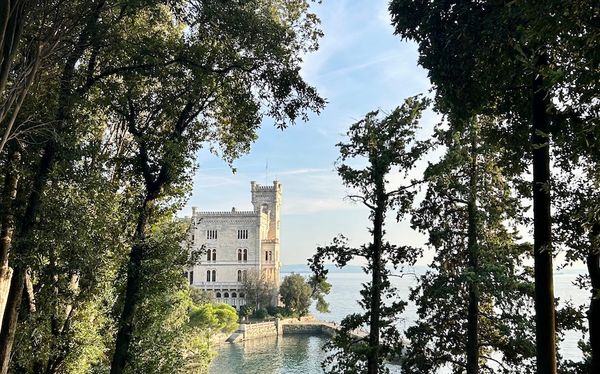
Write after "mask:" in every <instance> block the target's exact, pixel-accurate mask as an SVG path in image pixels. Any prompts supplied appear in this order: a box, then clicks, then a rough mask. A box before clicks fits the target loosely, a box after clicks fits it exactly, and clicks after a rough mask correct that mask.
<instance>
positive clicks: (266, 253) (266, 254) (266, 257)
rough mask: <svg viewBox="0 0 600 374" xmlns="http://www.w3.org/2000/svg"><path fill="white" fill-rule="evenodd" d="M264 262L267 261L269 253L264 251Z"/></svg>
mask: <svg viewBox="0 0 600 374" xmlns="http://www.w3.org/2000/svg"><path fill="white" fill-rule="evenodd" d="M265 261H269V252H268V251H265Z"/></svg>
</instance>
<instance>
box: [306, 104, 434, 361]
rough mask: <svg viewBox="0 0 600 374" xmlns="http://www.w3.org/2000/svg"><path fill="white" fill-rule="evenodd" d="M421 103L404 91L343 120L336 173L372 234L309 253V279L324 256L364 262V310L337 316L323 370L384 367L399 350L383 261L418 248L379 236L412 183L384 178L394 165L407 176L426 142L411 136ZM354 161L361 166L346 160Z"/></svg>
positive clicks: (408, 257)
mask: <svg viewBox="0 0 600 374" xmlns="http://www.w3.org/2000/svg"><path fill="white" fill-rule="evenodd" d="M427 103H428V101H427V100H426V99H423V98H419V97H411V98H409V99H406V100H405V102H404V104H403V105H402V106H400V107H398V108H396V109H395V110H393V111H392V112H391V113H389V114H387V115H385V116H384V117H383V118H381V117H379V112H370V113H368V114H367V115H366V116H365V118H364V119H362V120H360V121H358V122H356V123H355V124H353V125H352V126H351V127H350V130H348V133H347V135H348V142H347V143H339V144H338V147H339V149H340V158H339V161H340V164H339V166H338V167H337V170H338V173H339V175H340V176H341V177H342V180H343V182H344V184H345V185H346V186H348V187H349V188H351V189H354V190H356V194H353V195H349V197H350V198H352V199H354V200H356V201H359V202H360V203H362V204H363V205H364V206H366V207H367V208H368V209H369V213H370V218H371V221H372V223H373V226H372V228H371V229H370V230H369V231H370V233H371V235H372V237H373V241H372V243H369V244H365V245H363V246H361V247H359V248H351V247H349V246H348V243H347V240H346V238H344V237H343V236H342V237H338V238H336V239H334V241H333V244H332V245H330V246H326V247H319V248H317V253H316V254H315V255H314V257H313V258H312V259H310V260H309V263H310V266H311V268H312V270H313V272H314V273H315V275H316V277H317V279H324V277H325V276H326V274H327V270H326V269H325V267H324V262H325V261H329V260H333V261H335V262H336V264H337V265H338V266H340V267H343V266H345V265H346V264H347V263H348V261H350V260H352V259H353V258H357V257H358V258H363V259H365V260H366V261H367V265H365V267H364V270H365V272H366V273H367V274H369V275H370V278H371V280H370V281H369V282H368V283H365V284H364V285H363V289H362V290H361V295H362V298H361V300H360V301H359V304H360V306H361V307H362V308H363V309H364V310H365V313H364V314H360V313H356V314H352V315H349V316H347V317H346V318H344V320H343V321H342V326H341V331H340V332H339V333H338V334H337V335H336V336H335V337H334V338H333V339H332V340H331V342H329V343H328V344H327V346H328V348H329V349H330V350H334V352H336V353H334V354H333V355H331V356H329V357H328V359H327V360H326V361H325V362H324V363H323V368H325V369H327V370H328V371H329V372H332V373H364V372H368V373H379V372H387V369H386V368H385V362H386V361H388V360H391V359H394V358H395V357H396V356H397V355H399V354H400V350H401V348H402V343H401V339H400V334H399V332H398V330H397V328H396V326H395V322H396V319H397V317H398V315H399V313H401V312H402V311H403V310H404V307H405V305H406V302H404V301H402V300H397V299H396V294H395V291H396V290H395V289H394V287H393V286H392V285H391V283H390V281H389V276H390V270H391V269H390V267H397V266H400V265H405V264H411V263H414V261H415V259H416V255H417V252H418V251H416V250H415V249H414V248H410V247H408V246H397V245H394V244H391V243H389V242H386V241H385V238H384V234H385V231H384V224H385V217H386V214H387V212H388V210H391V209H393V210H395V211H396V212H397V215H398V218H401V217H403V216H404V215H405V214H406V213H407V212H408V211H409V209H410V207H411V204H412V201H413V197H414V194H415V191H414V189H413V187H414V184H415V183H409V184H406V185H402V186H399V187H391V188H390V186H389V181H388V179H389V176H390V174H391V173H394V172H397V173H400V174H401V175H402V176H403V177H404V178H407V174H408V172H409V171H410V170H412V169H413V168H414V167H415V163H416V162H417V161H418V160H419V159H420V158H421V156H422V155H423V153H424V152H425V151H426V149H427V143H422V142H418V141H416V140H415V132H416V131H417V129H418V127H419V120H420V118H421V114H422V112H423V110H424V109H425V107H426V106H427ZM361 161H362V162H364V163H365V164H366V166H365V167H363V168H359V167H355V166H351V163H352V165H354V163H355V162H361ZM390 299H392V300H393V301H389V300H390ZM363 326H366V327H367V328H368V329H369V334H368V336H366V337H364V338H360V339H356V338H355V337H353V335H352V331H353V330H355V329H357V328H360V327H363Z"/></svg>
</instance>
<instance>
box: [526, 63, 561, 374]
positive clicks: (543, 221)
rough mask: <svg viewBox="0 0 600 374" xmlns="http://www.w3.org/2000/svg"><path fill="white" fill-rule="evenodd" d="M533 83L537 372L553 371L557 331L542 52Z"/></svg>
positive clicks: (545, 89)
mask: <svg viewBox="0 0 600 374" xmlns="http://www.w3.org/2000/svg"><path fill="white" fill-rule="evenodd" d="M535 65H536V72H535V74H536V75H535V77H534V78H533V85H532V93H531V95H532V97H531V98H532V108H531V114H532V134H531V141H532V148H533V257H534V264H535V265H534V267H535V322H536V326H535V332H536V334H535V337H536V356H537V373H538V374H555V373H556V330H555V311H554V281H553V273H552V272H553V268H552V217H551V213H550V136H549V133H550V124H549V118H548V114H547V110H548V108H549V106H550V100H549V95H548V90H547V88H546V87H545V83H544V78H543V76H542V75H541V73H539V72H541V71H542V70H543V68H544V67H545V66H546V65H547V62H546V56H545V54H544V53H543V52H542V53H539V54H537V55H536V56H535Z"/></svg>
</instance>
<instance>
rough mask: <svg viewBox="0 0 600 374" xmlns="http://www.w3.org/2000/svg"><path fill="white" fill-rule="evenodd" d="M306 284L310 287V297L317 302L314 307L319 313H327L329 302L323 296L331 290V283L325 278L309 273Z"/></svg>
mask: <svg viewBox="0 0 600 374" xmlns="http://www.w3.org/2000/svg"><path fill="white" fill-rule="evenodd" d="M308 284H309V285H310V287H311V288H312V294H311V297H312V298H313V300H315V301H316V302H317V305H316V309H317V310H318V311H319V312H321V313H329V304H328V303H327V301H326V300H325V296H326V295H328V294H329V292H330V291H331V284H330V283H328V282H327V280H326V279H325V278H322V277H318V276H316V275H314V274H313V275H311V276H310V278H309V280H308Z"/></svg>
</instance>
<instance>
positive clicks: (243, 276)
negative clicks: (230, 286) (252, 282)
mask: <svg viewBox="0 0 600 374" xmlns="http://www.w3.org/2000/svg"><path fill="white" fill-rule="evenodd" d="M246 279H248V270H244V271H243V272H242V280H243V281H244V282H245V281H246Z"/></svg>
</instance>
